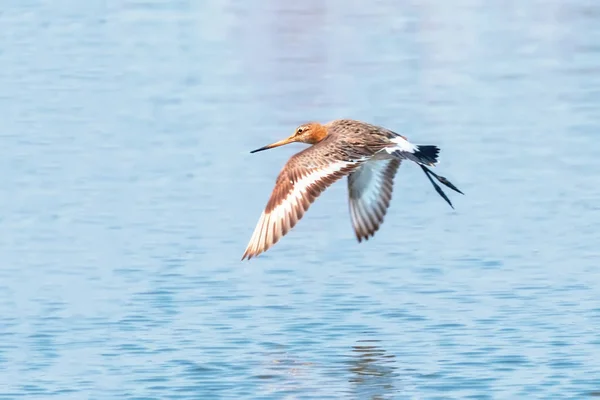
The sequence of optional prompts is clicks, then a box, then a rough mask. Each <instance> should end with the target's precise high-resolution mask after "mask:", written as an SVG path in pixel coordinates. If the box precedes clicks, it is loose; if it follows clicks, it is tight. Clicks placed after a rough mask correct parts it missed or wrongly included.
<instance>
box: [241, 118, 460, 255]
mask: <svg viewBox="0 0 600 400" xmlns="http://www.w3.org/2000/svg"><path fill="white" fill-rule="evenodd" d="M293 142H302V143H308V144H311V145H312V146H311V147H309V148H307V149H305V150H303V151H301V152H299V153H297V154H295V155H294V156H292V157H291V158H290V159H289V161H288V162H287V163H286V165H285V166H284V167H283V169H282V170H281V172H280V173H279V176H278V177H277V181H276V182H275V188H274V189H273V192H272V193H271V197H270V198H269V201H268V202H267V206H266V208H265V210H264V211H263V213H262V214H261V217H260V219H259V221H258V224H257V225H256V229H255V230H254V233H253V234H252V238H251V239H250V243H249V244H248V247H247V248H246V251H245V252H244V255H243V256H242V260H243V259H245V258H248V259H250V258H252V257H255V256H257V255H258V254H260V253H262V252H264V251H266V250H267V249H269V248H270V247H271V246H273V245H274V244H275V243H277V241H279V239H281V238H282V237H283V236H284V235H285V234H286V233H288V232H289V231H290V230H291V229H292V228H293V227H294V226H295V225H296V223H297V222H298V221H299V220H300V219H301V218H302V216H303V215H304V213H305V212H306V211H307V210H308V208H309V207H310V205H311V204H312V203H313V202H314V201H315V199H316V198H317V197H318V196H319V195H320V194H321V193H322V192H323V191H324V190H325V189H326V188H327V187H329V186H330V185H331V184H333V183H334V182H336V181H337V180H339V179H340V178H342V177H344V176H346V175H347V176H348V195H349V205H350V216H351V221H352V225H353V227H354V232H355V234H356V237H357V239H358V241H359V242H360V241H361V240H362V239H368V238H369V237H370V236H373V235H374V234H375V232H376V231H377V230H378V229H379V227H380V226H381V224H382V222H383V219H384V216H385V214H386V212H387V209H388V207H389V204H390V201H391V198H392V190H393V184H394V182H393V179H394V176H395V175H396V172H397V171H398V168H399V167H400V163H401V162H402V160H404V159H406V160H410V161H413V162H415V163H417V164H419V165H420V166H421V168H423V171H424V172H425V173H426V175H427V177H428V178H429V180H430V181H431V183H432V184H433V185H434V187H435V189H436V191H437V192H438V193H439V194H440V195H441V196H442V197H444V199H445V200H446V201H447V202H448V203H449V204H450V206H452V203H450V200H449V199H448V198H447V197H446V195H445V194H444V193H443V192H442V190H441V188H440V187H439V186H438V185H437V184H436V183H435V182H434V181H433V180H432V179H431V176H433V177H435V178H436V179H437V180H439V181H440V182H442V183H443V184H445V185H446V186H448V187H450V188H451V189H453V190H455V191H457V192H459V193H462V192H460V190H458V189H457V188H456V187H455V186H454V185H452V184H451V183H450V182H449V181H448V180H447V179H446V178H444V177H441V176H438V175H436V174H434V173H433V172H432V171H430V170H429V169H428V168H427V167H426V165H435V164H436V163H437V154H438V152H439V149H438V148H437V147H436V146H417V145H413V144H411V143H410V142H409V141H408V140H407V139H406V138H405V137H404V136H401V135H399V134H397V133H394V132H392V131H390V130H388V129H385V128H382V127H378V126H375V125H371V124H367V123H364V122H360V121H355V120H348V119H344V120H335V121H332V122H329V123H327V124H324V125H321V124H319V123H317V122H311V123H308V124H304V125H301V126H299V127H298V128H297V129H296V131H295V132H294V134H293V135H292V136H290V137H288V138H287V139H284V140H281V141H279V142H276V143H273V144H271V145H268V146H264V147H261V148H259V149H256V150H254V151H252V153H255V152H257V151H262V150H267V149H270V148H274V147H278V146H283V145H285V144H288V143H293Z"/></svg>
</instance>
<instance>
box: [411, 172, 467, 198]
mask: <svg viewBox="0 0 600 400" xmlns="http://www.w3.org/2000/svg"><path fill="white" fill-rule="evenodd" d="M421 168H423V170H425V171H426V172H429V173H430V174H431V175H433V176H435V179H437V180H438V181H440V182H441V183H443V184H444V185H446V186H448V187H449V188H450V189H452V190H454V191H455V192H458V193H460V194H462V195H464V193H463V192H461V191H460V190H459V189H458V188H457V187H456V186H454V185H453V184H452V182H450V181H449V180H448V179H446V178H444V177H443V176H439V175H438V174H436V173H435V172H433V171H432V170H430V169H429V168H427V167H425V166H424V165H421Z"/></svg>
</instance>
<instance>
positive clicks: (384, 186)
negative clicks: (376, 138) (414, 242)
mask: <svg viewBox="0 0 600 400" xmlns="http://www.w3.org/2000/svg"><path fill="white" fill-rule="evenodd" d="M400 162H401V160H399V159H378V160H370V161H368V162H366V163H364V164H362V165H361V166H360V168H357V169H356V170H355V171H354V172H352V173H351V174H350V175H349V176H348V192H349V202H350V218H351V219H352V226H353V227H354V232H355V233H356V238H357V239H358V241H359V242H360V241H361V240H362V239H369V236H373V235H374V234H375V232H376V231H377V230H378V229H379V226H380V225H381V223H382V222H383V218H384V216H385V214H386V212H387V209H388V206H389V205H390V200H391V199H392V190H393V186H394V176H395V175H396V171H398V167H400Z"/></svg>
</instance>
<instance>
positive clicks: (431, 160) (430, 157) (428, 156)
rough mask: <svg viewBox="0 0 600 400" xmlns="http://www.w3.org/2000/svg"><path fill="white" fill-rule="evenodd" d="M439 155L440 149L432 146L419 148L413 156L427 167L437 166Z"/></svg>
mask: <svg viewBox="0 0 600 400" xmlns="http://www.w3.org/2000/svg"><path fill="white" fill-rule="evenodd" d="M438 154H440V148H439V147H437V146H431V145H425V146H423V145H421V146H417V150H416V151H415V152H414V153H413V155H414V156H415V157H416V158H417V159H418V160H419V162H421V163H423V164H426V165H435V164H437V162H438Z"/></svg>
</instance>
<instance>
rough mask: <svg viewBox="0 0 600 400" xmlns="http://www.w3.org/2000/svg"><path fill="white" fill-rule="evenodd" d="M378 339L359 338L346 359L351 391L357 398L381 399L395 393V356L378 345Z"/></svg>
mask: <svg viewBox="0 0 600 400" xmlns="http://www.w3.org/2000/svg"><path fill="white" fill-rule="evenodd" d="M379 342H380V341H379V340H374V339H371V340H359V341H358V342H357V343H358V344H356V345H355V346H352V352H351V354H350V360H349V361H348V365H349V368H348V369H349V371H350V377H349V382H351V383H352V384H353V387H354V390H353V392H354V393H355V394H356V396H357V398H360V399H364V398H371V399H373V400H375V399H383V398H385V397H386V395H393V394H394V393H397V392H398V391H397V390H396V384H397V379H398V378H397V375H398V374H397V373H396V372H395V370H396V368H397V367H396V365H395V361H396V360H395V356H394V355H393V354H389V353H387V352H386V351H385V350H384V349H383V348H382V347H380V346H379V345H378V343H379Z"/></svg>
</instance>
